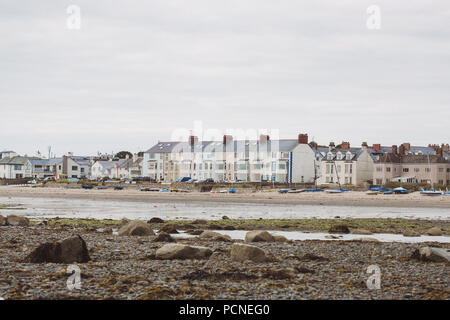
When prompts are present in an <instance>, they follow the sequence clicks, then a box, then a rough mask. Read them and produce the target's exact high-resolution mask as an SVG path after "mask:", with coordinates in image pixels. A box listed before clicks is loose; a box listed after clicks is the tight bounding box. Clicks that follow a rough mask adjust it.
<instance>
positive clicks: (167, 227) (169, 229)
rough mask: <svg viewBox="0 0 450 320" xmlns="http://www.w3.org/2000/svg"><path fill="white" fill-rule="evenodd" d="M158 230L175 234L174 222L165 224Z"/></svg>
mask: <svg viewBox="0 0 450 320" xmlns="http://www.w3.org/2000/svg"><path fill="white" fill-rule="evenodd" d="M159 232H160V233H161V232H165V233H169V234H177V233H178V231H177V228H176V226H175V225H174V224H166V225H164V226H163V227H162V228H161V229H159Z"/></svg>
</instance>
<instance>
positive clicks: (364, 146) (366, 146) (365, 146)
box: [361, 141, 369, 149]
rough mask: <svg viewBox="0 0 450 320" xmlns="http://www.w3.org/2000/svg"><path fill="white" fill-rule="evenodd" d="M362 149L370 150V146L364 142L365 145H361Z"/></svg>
mask: <svg viewBox="0 0 450 320" xmlns="http://www.w3.org/2000/svg"><path fill="white" fill-rule="evenodd" d="M361 147H363V149H364V148H368V147H369V145H368V144H367V142H365V141H364V142H363V143H361Z"/></svg>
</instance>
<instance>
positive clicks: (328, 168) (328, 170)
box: [327, 164, 330, 173]
mask: <svg viewBox="0 0 450 320" xmlns="http://www.w3.org/2000/svg"><path fill="white" fill-rule="evenodd" d="M327 173H330V165H329V164H327Z"/></svg>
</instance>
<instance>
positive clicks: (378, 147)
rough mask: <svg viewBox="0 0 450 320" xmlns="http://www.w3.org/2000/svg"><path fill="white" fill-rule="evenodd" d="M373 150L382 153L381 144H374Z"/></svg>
mask: <svg viewBox="0 0 450 320" xmlns="http://www.w3.org/2000/svg"><path fill="white" fill-rule="evenodd" d="M372 149H373V150H376V151H381V144H379V143H377V144H374V145H373V146H372Z"/></svg>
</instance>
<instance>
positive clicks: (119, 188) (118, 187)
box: [114, 185, 123, 190]
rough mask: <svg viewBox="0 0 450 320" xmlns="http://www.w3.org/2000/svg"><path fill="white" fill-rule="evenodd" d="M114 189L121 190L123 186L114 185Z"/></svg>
mask: <svg viewBox="0 0 450 320" xmlns="http://www.w3.org/2000/svg"><path fill="white" fill-rule="evenodd" d="M114 190H123V186H120V185H119V186H114Z"/></svg>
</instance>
